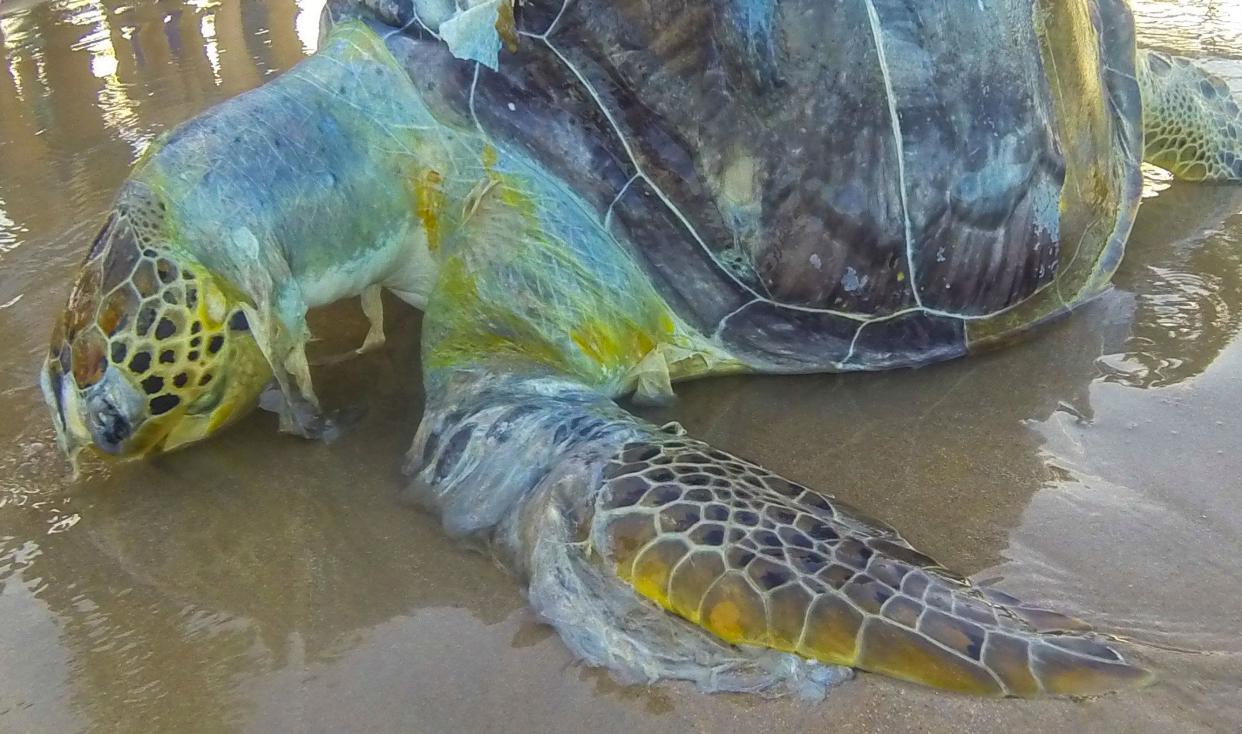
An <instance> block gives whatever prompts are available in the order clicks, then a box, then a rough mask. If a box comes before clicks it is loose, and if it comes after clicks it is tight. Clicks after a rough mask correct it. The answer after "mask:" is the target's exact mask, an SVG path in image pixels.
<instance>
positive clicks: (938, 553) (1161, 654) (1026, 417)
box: [0, 0, 1242, 734]
mask: <svg viewBox="0 0 1242 734" xmlns="http://www.w3.org/2000/svg"><path fill="white" fill-rule="evenodd" d="M312 5H313V3H307V6H308V7H307V8H306V9H302V8H300V7H299V5H298V4H297V3H294V2H290V1H289V0H267V2H263V3H243V4H237V3H223V4H217V3H214V2H210V1H206V2H194V3H185V4H181V3H176V2H165V3H151V2H145V1H144V2H139V3H138V4H135V5H128V4H122V3H119V2H82V1H81V0H65V1H62V2H56V3H47V4H36V3H31V2H26V1H25V0H21V1H20V2H19V3H10V2H7V0H0V345H2V347H0V417H3V420H0V730H3V731H14V732H62V731H76V730H99V731H152V730H176V731H290V730H303V731H343V730H349V731H413V732H442V731H467V732H490V731H538V732H581V731H592V732H599V733H600V734H607V733H609V732H636V731H642V732H665V731H668V732H685V731H702V732H707V731H710V732H732V731H736V732H760V731H789V732H793V731H806V732H812V731H825V730H828V729H829V728H832V729H836V730H844V731H849V732H867V731H884V732H905V731H911V732H913V731H920V732H938V731H1005V730H1008V731H1034V730H1039V731H1052V732H1061V731H1065V732H1082V731H1092V732H1094V731H1121V730H1125V731H1129V732H1149V731H1150V732H1174V731H1175V732H1206V731H1213V732H1226V731H1238V730H1240V729H1242V633H1240V632H1239V630H1242V455H1240V454H1239V452H1238V450H1237V448H1238V437H1239V436H1242V339H1239V337H1238V332H1239V328H1240V326H1242V189H1233V188H1229V187H1220V186H1189V185H1178V184H1172V185H1170V184H1169V182H1168V181H1167V180H1164V178H1163V177H1162V176H1160V175H1159V173H1158V172H1152V173H1151V174H1150V176H1149V194H1150V195H1151V196H1150V198H1149V199H1148V200H1147V201H1146V203H1145V204H1144V208H1143V210H1142V213H1141V215H1140V218H1139V222H1138V224H1137V225H1136V228H1135V232H1134V235H1133V237H1132V240H1131V244H1130V247H1129V251H1128V253H1127V258H1126V260H1125V262H1124V264H1123V265H1122V268H1121V271H1120V272H1119V273H1118V275H1117V277H1116V278H1115V282H1116V285H1117V288H1116V289H1115V290H1114V291H1113V292H1111V293H1110V294H1108V295H1106V296H1105V297H1103V298H1101V299H1099V300H1098V301H1096V302H1094V303H1092V304H1091V305H1089V306H1088V307H1086V308H1084V309H1082V311H1080V312H1079V313H1077V314H1075V315H1074V316H1073V317H1072V318H1070V319H1068V320H1066V321H1063V322H1061V323H1059V324H1057V325H1054V326H1053V327H1051V328H1048V329H1046V330H1044V331H1042V332H1040V333H1039V334H1037V335H1035V337H1034V338H1033V339H1031V340H1029V341H1027V342H1025V343H1023V344H1020V345H1017V346H1015V347H1013V348H1010V349H1008V350H1005V351H1001V352H996V353H993V354H988V355H983V356H981V357H978V358H974V359H970V360H966V361H961V362H958V363H954V364H947V365H942V366H937V367H933V368H927V369H923V370H917V371H902V372H893V373H888V374H871V375H848V376H820V377H806V378H731V379H719V380H711V381H705V382H701V383H694V384H688V385H684V386H682V387H681V388H680V390H679V392H680V395H681V399H680V400H679V402H678V403H677V404H676V405H674V406H672V407H671V408H668V409H663V410H659V411H648V413H647V414H648V415H649V416H650V417H652V418H656V419H661V420H666V419H677V420H680V421H681V422H682V423H683V424H684V425H685V426H686V428H688V429H689V430H690V432H691V433H693V434H694V435H696V436H699V437H701V438H703V439H706V440H708V441H710V442H712V443H715V444H717V445H719V446H721V447H722V448H726V449H730V450H733V451H736V452H738V453H741V454H742V455H745V456H747V457H749V458H753V459H756V460H759V461H761V462H762V463H764V464H766V465H768V466H770V467H771V468H773V469H776V470H778V471H780V472H782V473H783V474H786V475H787V476H789V477H791V478H793V479H797V480H800V481H803V482H806V483H808V484H811V485H813V486H816V487H820V488H822V489H825V490H827V491H830V492H834V493H836V494H837V495H838V496H840V497H841V498H843V499H845V500H847V501H849V502H850V503H852V504H855V505H857V506H859V507H862V508H864V509H866V510H867V511H869V512H870V513H872V514H875V515H878V516H880V517H882V518H884V519H885V520H887V521H889V522H891V523H892V524H894V525H895V526H897V527H898V528H899V529H901V530H902V531H903V533H904V534H905V535H906V536H907V537H908V538H909V539H910V540H911V541H912V542H913V543H914V544H915V545H916V546H917V547H919V548H921V549H922V550H924V551H926V552H928V553H930V554H931V555H933V556H935V557H937V558H939V559H940V560H942V561H943V562H944V563H945V564H946V565H949V566H950V567H953V568H955V569H957V570H959V571H963V572H966V573H969V574H971V575H972V577H973V578H974V579H975V580H977V581H980V582H985V581H986V582H989V583H995V584H997V585H998V586H999V587H1000V588H1003V589H1004V590H1006V591H1008V592H1011V593H1014V594H1017V595H1019V596H1024V597H1025V598H1027V599H1028V600H1030V601H1033V602H1043V603H1048V604H1051V605H1054V606H1055V607H1056V608H1058V609H1061V610H1064V611H1067V612H1070V613H1074V614H1077V615H1080V616H1083V617H1085V618H1087V619H1089V620H1091V621H1092V622H1093V623H1095V624H1096V625H1097V626H1098V627H1099V628H1101V629H1102V630H1104V631H1107V632H1109V633H1112V634H1115V635H1118V636H1119V637H1122V638H1124V639H1127V640H1131V641H1132V642H1133V645H1132V647H1131V649H1132V650H1133V651H1134V652H1135V653H1136V655H1137V656H1138V657H1139V658H1140V659H1141V660H1142V661H1143V662H1145V663H1146V664H1148V665H1150V666H1151V667H1153V668H1155V669H1156V670H1157V671H1158V673H1159V675H1160V679H1159V681H1158V682H1157V683H1156V684H1155V685H1154V686H1152V687H1150V688H1148V689H1146V690H1143V691H1138V692H1133V693H1127V694H1124V695H1114V696H1106V697H1103V698H1099V699H1094V700H1085V701H1070V700H1047V701H1033V702H1031V701H1028V702H1023V701H980V700H975V699H970V698H965V697H960V696H954V695H948V694H942V693H937V692H934V691H930V690H927V689H922V688H917V687H914V686H911V685H906V684H901V683H896V682H893V681H889V680H887V679H884V678H881V677H878V676H870V675H860V676H859V677H858V678H857V679H856V680H854V681H852V682H850V683H848V684H846V685H844V686H842V687H840V688H838V689H836V690H834V691H833V692H832V693H831V694H830V696H829V698H828V700H826V701H824V702H822V703H817V704H810V703H805V702H800V701H795V700H773V701H769V700H763V699H759V698H755V697H746V696H729V695H716V696H706V695H702V694H699V693H697V692H695V691H694V690H693V689H692V688H690V687H688V686H684V685H679V684H661V685H657V686H654V687H650V688H641V687H638V688H634V687H631V688H623V687H620V686H618V685H616V684H615V683H613V682H612V681H611V680H610V679H609V678H608V677H607V675H606V674H603V673H601V672H599V671H595V670H590V669H586V668H584V667H582V666H580V665H577V664H575V663H574V662H573V660H572V659H571V658H570V656H569V654H568V652H567V651H566V650H565V648H564V647H563V646H562V645H561V643H560V641H559V640H558V639H557V638H556V636H555V635H553V634H552V633H551V632H550V630H549V629H548V628H546V627H543V626H541V625H539V624H538V622H537V621H536V620H535V619H534V618H533V616H532V615H531V614H530V613H529V612H528V611H527V610H526V609H525V607H524V604H523V600H522V598H521V595H520V594H519V592H518V590H517V588H516V586H515V585H514V584H513V583H512V582H511V581H510V580H509V579H508V578H506V576H505V575H504V573H503V572H501V571H500V570H498V569H497V568H496V567H495V566H494V565H493V564H492V563H491V562H490V561H489V560H488V559H486V558H484V557H482V556H479V555H476V554H473V553H470V552H468V551H465V550H463V549H461V548H459V547H457V546H455V545H454V544H453V543H451V542H449V541H447V540H446V539H445V538H444V537H443V535H442V534H441V533H440V531H439V530H438V527H437V524H436V522H435V521H434V519H432V518H430V517H428V516H426V515H424V514H422V513H421V512H419V511H418V510H416V509H413V508H410V507H408V506H405V505H404V504H402V503H401V502H400V501H399V494H400V489H401V486H402V481H401V477H400V474H399V472H398V466H399V463H400V457H401V454H402V452H403V451H404V449H405V447H406V446H407V445H408V443H409V440H410V439H411V437H412V436H413V433H414V430H415V427H416V425H417V422H418V419H419V416H420V414H421V394H420V389H419V385H418V381H417V374H418V370H417V368H416V366H415V365H416V364H417V361H418V321H419V319H418V315H417V314H416V313H415V312H413V311H412V310H410V309H408V308H405V307H403V306H401V305H399V304H397V303H396V302H390V303H389V304H388V305H389V307H390V308H389V331H390V342H389V345H388V346H387V347H386V348H385V349H384V350H383V351H382V352H380V353H377V354H373V355H369V356H367V357H364V358H360V359H357V360H354V361H352V362H348V363H345V364H341V365H336V366H333V367H327V368H323V369H321V370H319V371H318V373H317V375H316V377H317V379H318V380H319V382H320V385H321V387H322V391H323V394H324V397H325V400H326V401H327V402H328V403H329V404H332V405H338V406H351V407H362V408H365V409H366V412H365V415H364V416H363V417H362V418H361V419H360V420H359V421H358V423H357V424H356V425H354V426H353V427H352V429H351V430H350V431H349V432H348V433H347V435H346V436H345V437H344V438H343V439H342V440H340V441H339V442H337V443H335V444H332V445H322V444H315V443H307V442H304V441H300V440H297V439H294V438H290V437H287V436H282V435H279V434H278V433H277V432H276V430H275V428H276V427H275V420H274V418H272V417H271V416H268V415H261V414H260V415H255V416H253V417H251V418H249V419H247V420H246V421H244V422H243V423H242V424H240V425H238V426H237V427H236V428H234V429H232V430H230V431H228V432H226V433H225V434H223V435H221V436H220V437H219V438H218V439H217V440H214V441H211V442H208V443H207V444H204V445H202V446H200V447H198V448H195V449H193V450H190V451H186V452H183V453H179V454H175V455H172V456H168V457H165V458H161V459H157V460H154V461H150V462H147V463H142V464H132V465H124V466H118V467H107V466H104V465H102V464H98V463H92V464H90V465H89V466H87V467H86V469H87V471H86V473H85V476H84V477H83V478H81V479H80V480H79V481H78V482H76V483H75V482H73V481H71V480H70V478H69V477H68V475H67V471H66V467H65V465H64V463H63V461H62V460H61V458H60V457H59V456H58V455H57V453H56V451H55V446H54V440H53V436H52V433H51V428H50V424H49V421H48V418H47V416H46V415H45V410H44V407H43V405H42V402H41V399H40V397H39V394H38V390H37V388H36V386H35V379H34V378H35V370H36V367H37V365H38V363H39V361H40V359H41V357H42V354H43V350H44V349H46V344H47V335H48V333H49V332H50V329H51V321H52V318H53V316H54V314H55V313H56V312H57V311H58V309H59V308H60V307H61V305H62V304H63V299H64V297H65V295H66V293H67V290H68V287H69V283H70V280H71V277H72V275H73V272H74V271H75V270H76V268H77V266H78V263H79V262H80V259H81V258H82V256H83V254H84V252H85V249H86V247H87V245H88V243H89V241H90V238H91V237H92V236H93V235H94V233H95V231H96V229H97V228H98V226H99V222H100V221H101V217H102V214H103V212H104V211H105V210H106V208H107V206H108V205H109V203H110V201H111V197H112V193H113V192H114V190H115V188H116V186H117V184H118V183H119V182H120V181H121V180H122V179H123V177H124V175H125V173H126V171H127V170H128V167H129V165H130V164H131V163H132V161H133V160H134V158H135V157H136V155H137V154H138V153H139V152H140V151H141V149H142V147H143V145H144V144H145V143H146V142H147V141H149V140H150V139H151V138H152V137H153V136H155V135H157V134H159V133H160V132H162V131H164V130H167V129H169V128H170V127H171V126H173V125H175V124H176V123H177V122H180V121H181V120H183V119H186V118H187V117H190V116H192V115H193V114H195V113H196V112H198V111H199V110H201V109H203V108H204V107H206V106H208V105H210V104H211V103H213V102H215V101H218V100H221V99H224V98H226V97H229V96H231V95H233V94H236V93H238V92H240V91H243V90H244V89H247V88H249V87H251V86H254V85H256V84H259V83H261V82H262V81H263V80H264V79H265V78H267V77H268V76H269V75H271V74H273V73H275V72H277V71H278V70H280V69H284V68H287V67H288V66H290V65H292V64H293V63H296V61H297V60H298V59H299V58H300V57H301V56H302V54H303V53H305V52H306V51H307V50H308V48H309V47H310V45H311V44H312V43H313V39H314V32H315V31H314V21H315V18H316V17H317V9H316V8H314V7H310V6H312ZM1134 6H1135V10H1136V13H1138V15H1139V17H1140V25H1141V35H1142V37H1143V38H1144V39H1145V40H1147V41H1149V43H1150V44H1151V45H1153V46H1157V47H1159V48H1162V49H1164V50H1169V51H1173V52H1177V53H1182V54H1185V55H1191V56H1197V57H1202V58H1204V59H1205V60H1206V61H1207V63H1208V64H1209V66H1210V67H1211V68H1212V69H1213V70H1214V71H1216V72H1217V73H1220V74H1222V75H1223V76H1225V77H1226V78H1227V79H1228V80H1229V81H1230V83H1231V84H1232V85H1233V86H1234V88H1235V89H1236V90H1240V91H1242V10H1238V9H1236V8H1238V7H1242V6H1237V5H1236V4H1233V3H1231V2H1227V1H1217V2H1212V1H1210V0H1195V1H1194V2H1183V3H1175V2H1151V1H1146V2H1135V3H1134ZM313 323H314V324H317V325H318V328H317V330H316V333H317V334H321V335H322V336H323V337H324V341H323V343H322V344H320V345H319V347H320V348H321V349H322V350H323V351H324V352H325V353H329V352H334V351H340V350H343V349H345V348H347V347H352V346H354V345H355V344H356V343H358V342H360V340H361V337H362V335H363V334H364V333H365V321H364V320H363V318H362V316H361V313H360V311H359V309H358V307H357V304H353V303H350V304H342V305H340V306H338V307H334V308H333V309H331V310H330V311H329V312H327V313H323V314H317V318H316V319H315V320H314V322H313Z"/></svg>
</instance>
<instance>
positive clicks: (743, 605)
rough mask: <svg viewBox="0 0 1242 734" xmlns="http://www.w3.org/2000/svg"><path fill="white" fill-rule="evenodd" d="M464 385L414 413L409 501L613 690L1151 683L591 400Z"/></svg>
mask: <svg viewBox="0 0 1242 734" xmlns="http://www.w3.org/2000/svg"><path fill="white" fill-rule="evenodd" d="M480 383H481V384H480V385H475V386H472V387H470V388H468V389H457V390H454V389H449V390H447V391H446V392H447V394H448V399H447V400H441V401H438V402H439V404H436V403H433V405H432V407H431V409H430V410H429V411H428V415H427V417H426V418H425V420H424V423H423V425H422V427H420V429H419V433H418V437H417V438H416V439H415V444H414V447H413V449H412V450H411V455H410V458H411V462H410V465H409V466H408V467H407V470H408V471H410V472H411V473H413V474H415V480H416V481H415V487H416V490H417V492H418V494H419V499H420V500H421V501H422V502H423V503H424V504H426V505H428V506H430V507H431V508H433V509H435V510H437V511H438V512H440V513H441V515H442V517H443V520H444V523H445V526H446V527H447V528H448V529H449V530H450V532H452V533H453V534H454V535H456V536H458V537H471V538H475V539H477V540H481V541H482V542H483V543H484V544H485V545H487V546H489V547H490V548H491V549H492V551H493V552H494V553H495V554H496V555H497V557H498V558H499V559H500V560H501V561H502V562H503V563H504V564H505V565H506V566H507V567H509V568H510V569H511V570H512V571H514V573H515V574H516V575H517V576H518V577H520V578H521V579H523V580H524V581H525V582H526V583H527V584H528V588H529V595H530V601H531V604H532V606H533V607H534V608H535V610H536V611H537V612H538V613H539V614H540V615H541V616H542V617H543V618H545V619H546V620H548V621H549V622H550V623H551V624H553V625H554V626H555V627H556V628H557V630H558V631H559V632H560V633H561V636H562V637H563V638H564V639H565V640H566V642H567V644H568V645H569V646H570V648H571V649H572V650H573V651H574V652H575V653H576V654H577V655H579V656H581V657H582V658H583V659H584V660H586V661H587V662H589V663H591V664H594V665H601V666H605V667H608V668H609V669H610V670H612V671H613V672H614V673H615V674H617V675H618V677H620V678H621V679H623V680H636V681H638V680H641V681H651V680H653V679H655V678H661V677H667V678H680V679H688V680H692V681H695V682H696V683H697V684H698V685H700V686H702V687H704V688H707V689H710V690H765V691H769V692H778V691H780V690H786V689H793V690H797V691H799V692H801V693H803V694H808V693H810V694H812V695H814V694H815V693H816V688H815V686H821V687H822V686H823V685H825V684H827V683H831V682H832V681H833V680H836V679H837V677H836V676H835V674H832V672H831V669H830V668H828V669H825V668H817V667H803V666H802V665H799V664H796V663H797V661H799V660H801V661H802V662H803V663H804V664H806V665H812V666H813V664H812V663H810V662H809V661H816V660H817V661H819V662H820V663H823V664H827V665H828V666H833V665H848V666H851V667H857V668H861V669H864V670H869V671H874V672H879V673H884V674H887V675H891V676H893V677H897V678H902V679H905V680H910V681H914V682H918V683H923V684H926V685H931V686H936V687H940V688H945V689H948V690H954V691H960V692H966V693H974V694H981V695H1013V696H1035V695H1040V694H1069V695H1089V694H1095V693H1101V692H1104V691H1110V690H1116V689H1121V688H1130V687H1134V686H1137V685H1142V684H1143V683H1145V682H1146V681H1148V680H1149V679H1150V676H1149V674H1148V673H1147V672H1146V671H1144V670H1142V669H1140V668H1137V667H1135V666H1133V665H1131V664H1129V663H1127V662H1126V661H1125V660H1123V659H1122V657H1121V656H1120V655H1118V654H1117V653H1116V652H1114V651H1113V650H1111V649H1110V648H1108V647H1107V646H1105V645H1104V644H1102V643H1101V642H1099V641H1098V640H1097V639H1096V638H1094V637H1093V636H1091V635H1089V634H1085V633H1081V632H1079V631H1081V630H1082V629H1083V625H1082V624H1081V623H1080V622H1078V621H1077V620H1073V619H1071V618H1069V617H1064V616H1062V615H1058V614H1056V613H1054V612H1048V611H1045V610H1040V609H1035V608H1031V607H1027V606H1024V605H1022V604H1021V603H1020V602H1019V601H1018V600H1016V599H1013V598H1011V597H1008V596H1006V595H1004V594H1003V593H1000V592H996V591H991V590H988V591H987V592H986V593H984V592H983V591H980V590H979V589H976V588H975V587H972V586H971V585H969V583H967V582H966V581H964V580H962V579H960V578H958V577H955V576H953V575H952V574H950V573H948V572H946V571H945V570H944V569H942V568H940V567H939V566H937V565H936V564H935V563H934V562H933V561H932V560H931V559H929V558H927V557H926V556H924V555H922V554H920V553H918V552H917V551H915V550H914V549H912V548H911V547H910V546H909V545H908V544H907V543H906V542H905V541H904V540H902V539H901V538H900V536H898V535H897V534H896V532H895V531H894V530H893V529H891V528H889V527H888V526H886V525H884V524H882V523H879V522H876V521H872V520H868V519H865V518H864V517H863V516H862V515H860V514H858V513H856V512H854V511H853V510H850V509H849V508H847V507H846V506H844V505H843V504H841V503H838V502H836V501H835V500H833V499H831V498H830V497H827V496H825V495H822V494H820V493H817V492H815V491H813V490H810V489H807V488H805V487H803V486H801V485H798V484H795V483H793V482H789V481H787V480H785V479H782V478H780V477H777V476H775V475H774V474H772V473H771V472H768V471H766V470H764V469H762V468H761V467H758V466H756V465H754V464H752V463H750V462H747V461H744V460H742V459H738V458H737V457H734V456H731V455H729V454H727V453H725V452H722V451H718V450H716V449H713V448H712V447H710V446H708V445H707V444H704V443H702V442H699V441H695V440H692V439H689V438H686V437H681V436H674V435H670V434H669V433H667V432H664V431H661V430H660V429H658V428H656V427H655V426H652V425H650V424H646V423H643V422H640V421H638V420H636V419H635V418H634V417H633V416H631V415H629V414H628V413H626V412H625V411H623V410H621V409H620V408H619V407H617V406H616V405H615V404H613V403H612V402H611V401H609V400H607V399H605V398H603V397H602V396H599V395H598V394H595V393H592V392H591V391H588V390H585V389H582V388H580V387H577V386H574V385H572V383H567V382H565V381H560V380H550V379H549V380H544V379H532V380H525V381H521V380H513V379H512V378H497V379H495V380H491V379H488V378H484V379H483V380H481V381H480ZM634 592H637V593H636V594H635V593H634ZM644 599H645V600H648V601H644ZM661 610H667V611H661ZM667 612H672V613H673V614H672V615H670V614H668V613H667ZM673 615H676V616H673ZM1041 630H1058V632H1056V633H1046V632H1042V631H1041ZM1060 631H1068V632H1069V633H1062V632H1060ZM705 632H707V633H711V634H710V635H708V634H705ZM762 650H766V652H761V651H762ZM808 686H810V687H809V688H808ZM821 692H822V691H821Z"/></svg>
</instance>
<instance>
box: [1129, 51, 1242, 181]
mask: <svg viewBox="0 0 1242 734" xmlns="http://www.w3.org/2000/svg"><path fill="white" fill-rule="evenodd" d="M1137 69H1138V77H1139V84H1140V87H1141V89H1142V90H1143V133H1144V140H1145V143H1144V146H1143V148H1144V150H1143V160H1145V161H1147V162H1148V163H1152V164H1154V165H1157V166H1160V167H1161V168H1165V169H1167V170H1168V171H1170V172H1171V173H1172V174H1173V175H1175V176H1177V177H1178V178H1180V179H1183V180H1186V181H1242V111H1240V110H1239V109H1238V102H1237V100H1236V99H1234V97H1233V94H1232V93H1231V92H1230V89H1229V87H1228V86H1227V85H1226V84H1225V82H1223V81H1222V80H1221V79H1219V78H1217V77H1215V76H1213V75H1212V74H1210V73H1208V72H1207V71H1205V70H1203V69H1201V68H1199V67H1198V66H1195V65H1194V63H1193V62H1191V61H1190V60H1189V59H1183V58H1180V57H1177V56H1168V55H1166V54H1162V53H1158V52H1156V51H1146V50H1144V51H1139V62H1138V64H1137Z"/></svg>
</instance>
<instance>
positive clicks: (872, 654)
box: [857, 617, 1004, 696]
mask: <svg viewBox="0 0 1242 734" xmlns="http://www.w3.org/2000/svg"><path fill="white" fill-rule="evenodd" d="M860 637H861V640H862V645H861V649H860V650H859V652H858V661H857V665H858V667H860V668H863V669H864V670H870V671H874V672H876V673H884V674H885V675H891V676H893V677H894V678H900V679H902V680H908V681H913V682H915V683H922V684H924V685H929V686H934V687H936V688H943V689H945V690H948V691H957V692H958V693H971V694H974V695H978V696H999V695H1003V694H1004V690H1003V689H1002V688H1001V687H1000V684H999V683H997V681H996V679H995V678H993V677H992V675H991V674H990V673H989V672H988V671H987V670H986V669H984V667H983V666H981V665H978V664H976V663H974V662H971V661H969V660H967V659H966V658H964V657H959V656H957V655H954V654H953V653H951V652H949V651H948V650H945V649H943V648H940V647H938V646H936V644H935V643H933V642H932V641H930V640H928V639H927V638H926V637H924V636H923V635H921V634H919V633H917V632H913V631H911V630H907V629H905V628H903V627H898V626H897V625H895V624H893V623H891V622H888V621H886V620H884V619H881V618H879V617H870V618H868V619H867V621H866V622H865V623H864V627H863V631H862V634H861V636H860Z"/></svg>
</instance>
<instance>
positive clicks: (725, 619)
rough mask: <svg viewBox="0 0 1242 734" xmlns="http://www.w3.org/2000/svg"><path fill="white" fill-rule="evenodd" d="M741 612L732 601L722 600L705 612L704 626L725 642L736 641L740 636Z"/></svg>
mask: <svg viewBox="0 0 1242 734" xmlns="http://www.w3.org/2000/svg"><path fill="white" fill-rule="evenodd" d="M741 618H742V613H741V612H740V611H738V608H737V604H734V603H733V602H732V601H729V600H727V599H726V600H725V601H722V602H720V603H718V604H716V605H715V606H713V607H712V608H711V611H709V612H708V613H707V624H706V627H707V628H708V629H709V630H711V631H712V632H714V633H716V635H717V636H718V637H720V638H721V639H723V640H724V641H725V642H738V641H740V640H741V637H742V623H741Z"/></svg>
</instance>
